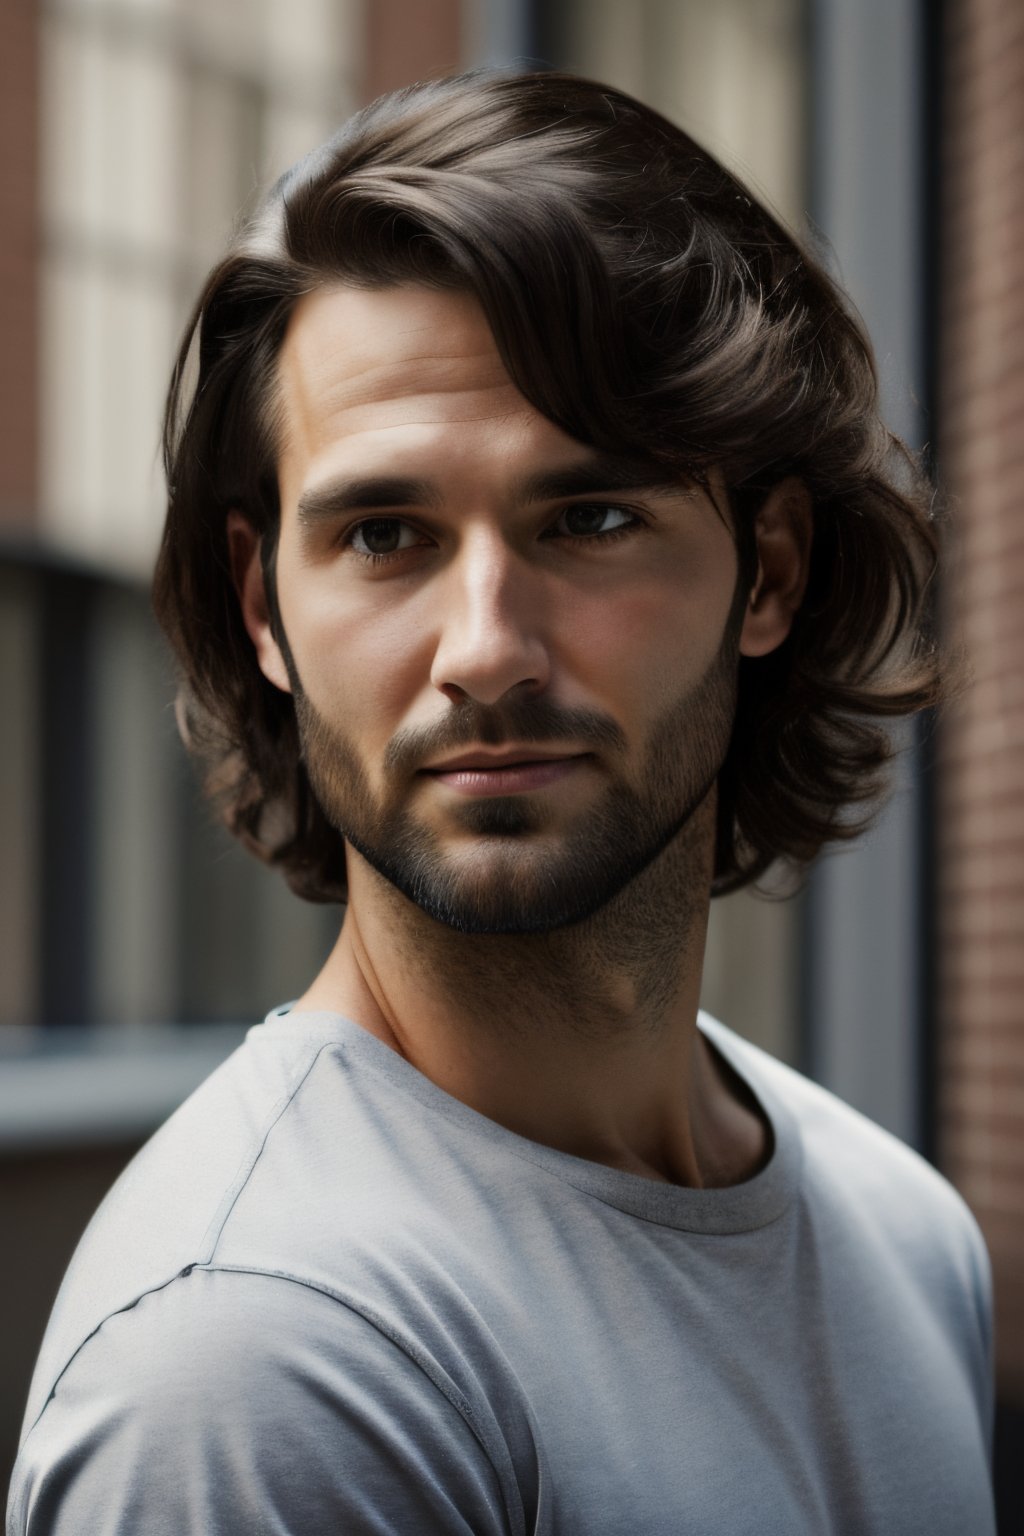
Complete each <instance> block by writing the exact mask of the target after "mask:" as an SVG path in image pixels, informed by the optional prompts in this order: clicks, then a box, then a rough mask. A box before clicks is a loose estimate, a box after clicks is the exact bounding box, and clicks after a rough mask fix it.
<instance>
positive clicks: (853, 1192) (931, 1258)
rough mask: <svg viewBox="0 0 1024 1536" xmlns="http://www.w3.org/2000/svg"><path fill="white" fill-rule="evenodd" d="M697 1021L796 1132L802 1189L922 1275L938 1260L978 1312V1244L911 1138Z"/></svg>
mask: <svg viewBox="0 0 1024 1536" xmlns="http://www.w3.org/2000/svg"><path fill="white" fill-rule="evenodd" d="M701 1024H702V1028H704V1030H705V1033H706V1034H707V1035H708V1037H709V1038H710V1039H711V1040H712V1042H713V1043H714V1044H715V1045H717V1046H718V1047H719V1049H721V1050H722V1051H723V1053H724V1054H725V1055H726V1056H727V1058H728V1059H729V1061H730V1063H731V1065H733V1066H734V1067H735V1068H736V1070H737V1071H739V1072H740V1074H741V1075H742V1076H743V1078H744V1079H745V1081H746V1082H747V1083H748V1084H749V1085H750V1087H751V1088H752V1089H753V1091H754V1092H755V1093H756V1094H757V1095H758V1096H759V1097H760V1098H761V1099H762V1102H764V1104H765V1106H766V1108H767V1109H768V1112H769V1115H770V1117H771V1118H773V1119H774V1120H776V1122H777V1123H778V1127H781V1129H779V1130H778V1133H779V1134H791V1135H795V1136H796V1137H798V1139H799V1142H800V1147H801V1153H802V1164H803V1166H802V1180H801V1187H802V1192H803V1199H804V1201H805V1203H806V1204H808V1205H810V1206H811V1207H812V1209H813V1210H814V1211H815V1212H820V1213H821V1219H822V1220H825V1221H828V1222H829V1223H830V1224H831V1225H832V1226H833V1228H834V1227H835V1226H836V1225H837V1224H839V1223H842V1224H845V1225H846V1226H847V1227H848V1228H849V1229H850V1230H851V1231H852V1232H853V1233H854V1234H855V1235H856V1237H857V1238H858V1240H861V1241H864V1242H867V1243H870V1242H871V1241H872V1239H873V1238H877V1239H881V1240H883V1241H887V1243H888V1248H889V1251H890V1252H893V1253H896V1254H898V1255H900V1256H901V1257H902V1258H903V1259H904V1260H905V1262H907V1263H909V1264H911V1265H916V1266H918V1267H920V1269H921V1270H922V1273H924V1274H925V1275H926V1276H927V1278H928V1279H929V1280H930V1281H934V1280H935V1279H936V1278H937V1275H938V1272H939V1271H942V1270H944V1271H945V1272H946V1273H947V1274H949V1275H950V1276H951V1278H952V1279H953V1280H954V1282H955V1283H957V1284H958V1285H959V1287H960V1288H961V1289H962V1290H963V1291H965V1292H967V1293H968V1294H970V1295H971V1297H972V1298H974V1300H975V1301H976V1303H977V1305H978V1306H979V1307H980V1308H982V1309H983V1310H985V1311H986V1312H987V1310H988V1307H989V1297H990V1289H991V1281H990V1269H989V1260H988V1254H987V1251H986V1248H985V1243H984V1239H983V1238H982V1235H981V1232H980V1230H979V1227H978V1224H977V1221H976V1220H975V1218H974V1216H973V1214H972V1212H971V1211H970V1209H969V1208H968V1206H967V1204H966V1203H965V1201H964V1200H963V1198H962V1196H961V1195H960V1194H959V1193H958V1191H957V1190H956V1189H954V1188H953V1186H952V1185H951V1184H950V1183H949V1181H948V1180H947V1179H945V1178H944V1177H943V1176H942V1174H941V1173H939V1172H938V1170H937V1169H935V1168H933V1167H932V1166H931V1164H930V1163H928V1162H926V1161H925V1159H924V1158H923V1157H921V1156H920V1155H919V1154H918V1153H917V1152H915V1151H914V1150H913V1148H911V1147H909V1146H907V1145H906V1143H904V1142H902V1141H900V1140H899V1138H898V1137H896V1136H893V1135H892V1134H891V1133H890V1132H888V1131H886V1130H884V1129H883V1128H882V1127H881V1126H879V1125H877V1124H875V1122H874V1121H872V1120H870V1119H869V1118H868V1117H867V1116H866V1115H863V1114H861V1113H860V1112H859V1111H858V1110H856V1109H853V1108H852V1107H851V1106H850V1105H849V1104H846V1103H844V1102H843V1101H842V1100H841V1099H839V1098H837V1097H836V1095H835V1094H833V1093H830V1092H829V1091H828V1090H827V1089H826V1088H823V1087H821V1085H820V1084H818V1083H815V1082H812V1081H811V1080H810V1079H809V1078H807V1077H805V1076H803V1075H802V1074H801V1073H799V1072H797V1071H795V1070H794V1069H793V1068H792V1067H788V1066H786V1065H785V1064H784V1063H782V1062H780V1061H777V1060H776V1059H775V1058H774V1057H772V1056H769V1055H768V1054H767V1053H766V1052H765V1051H763V1050H760V1049H759V1048H758V1047H757V1046H755V1045H752V1044H751V1043H750V1042H749V1041H746V1040H743V1039H741V1038H740V1037H739V1036H738V1035H736V1034H734V1033H733V1032H732V1031H731V1030H729V1029H727V1028H726V1027H725V1026H724V1025H723V1024H720V1023H719V1022H718V1021H717V1020H714V1019H711V1018H709V1017H707V1016H706V1015H702V1018H701Z"/></svg>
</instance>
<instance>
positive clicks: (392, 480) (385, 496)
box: [297, 454, 686, 528]
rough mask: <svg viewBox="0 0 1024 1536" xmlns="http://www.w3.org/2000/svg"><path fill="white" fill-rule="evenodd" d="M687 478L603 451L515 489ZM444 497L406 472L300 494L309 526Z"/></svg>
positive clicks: (589, 491) (530, 493)
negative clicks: (352, 514) (406, 474)
mask: <svg viewBox="0 0 1024 1536" xmlns="http://www.w3.org/2000/svg"><path fill="white" fill-rule="evenodd" d="M684 488H686V482H685V481H684V480H682V479H679V480H676V479H673V478H672V476H671V475H669V474H667V473H666V471H665V470H664V469H662V468H661V466H659V465H652V464H650V463H644V462H641V461H638V460H629V459H623V458H618V457H616V456H615V455H614V454H599V455H598V456H597V457H596V458H593V459H588V460H587V461H586V463H583V464H575V465H571V466H570V467H568V468H566V469H560V470H553V471H548V472H546V473H542V474H537V475H529V476H527V477H526V478H525V479H522V480H519V481H516V482H515V483H514V484H513V486H512V493H513V495H514V496H515V498H516V499H517V500H519V501H524V502H535V501H558V500H560V499H562V498H568V497H572V496H593V495H598V494H601V495H607V494H608V492H610V491H651V490H667V489H671V490H674V491H681V490H683V489H684ZM440 501H441V495H440V492H439V491H438V489H437V487H436V486H435V485H434V484H432V482H431V481H429V480H418V479H416V478H415V477H413V476H404V475H361V476H357V477H355V478H353V479H346V478H344V477H341V478H338V479H335V480H331V481H329V482H328V483H327V484H326V485H321V486H314V487H313V488H311V489H310V490H308V491H304V492H303V493H302V495H301V496H300V497H299V503H298V509H297V510H298V520H299V524H300V525H301V526H302V527H304V528H314V527H316V526H317V525H319V524H321V523H324V522H329V521H331V519H333V518H336V517H341V516H343V515H344V514H345V513H347V512H373V511H383V510H385V509H388V510H391V509H393V508H396V507H408V506H416V505H418V506H424V505H426V506H437V505H439V503H440Z"/></svg>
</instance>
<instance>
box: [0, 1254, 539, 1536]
mask: <svg viewBox="0 0 1024 1536" xmlns="http://www.w3.org/2000/svg"><path fill="white" fill-rule="evenodd" d="M499 1459H500V1458H499ZM515 1506H516V1494H515V1490H514V1488H513V1489H510V1488H509V1487H508V1477H507V1475H506V1476H504V1477H503V1476H502V1474H501V1472H500V1471H496V1469H495V1465H494V1461H493V1460H492V1458H491V1457H490V1456H489V1455H488V1453H487V1451H486V1450H485V1449H484V1446H483V1444H482V1443H481V1440H480V1438H479V1437H478V1434H477V1433H476V1432H475V1431H474V1428H473V1427H471V1425H470V1423H469V1422H467V1417H466V1415H465V1414H464V1412H462V1411H460V1408H459V1407H458V1406H457V1405H456V1403H455V1402H454V1401H452V1400H450V1398H449V1396H447V1395H446V1394H445V1392H443V1391H442V1390H441V1389H440V1388H439V1386H438V1385H437V1384H436V1383H435V1382H434V1381H433V1380H432V1379H431V1378H430V1376H429V1374H428V1373H427V1371H426V1370H424V1368H423V1366H422V1364H420V1363H418V1362H417V1361H416V1360H414V1359H413V1358H411V1357H410V1354H409V1353H407V1352H406V1350H404V1349H403V1348H401V1347H400V1346H399V1344H397V1343H395V1342H394V1341H393V1339H392V1338H390V1337H388V1336H387V1335H386V1333H384V1332H383V1331H382V1330H381V1329H380V1328H378V1327H377V1326H375V1325H374V1323H372V1322H370V1321H368V1320H367V1319H366V1318H365V1317H364V1316H362V1315H361V1314H360V1312H359V1311H357V1310H354V1309H353V1308H352V1307H350V1306H348V1305H346V1304H345V1303H344V1302H342V1301H339V1300H338V1299H337V1298H335V1297H333V1296H331V1295H328V1294H325V1293H323V1292H321V1291H319V1290H316V1289H314V1288H312V1287H310V1286H308V1285H305V1284H302V1283H299V1282H297V1281H294V1280H290V1279H286V1278H281V1277H277V1276H274V1275H267V1274H263V1273H257V1274H253V1273H249V1272H238V1271H223V1270H207V1269H201V1268H197V1269H195V1270H192V1271H191V1272H190V1273H188V1274H186V1275H182V1276H179V1277H178V1278H176V1279H175V1280H173V1281H172V1282H171V1283H170V1284H168V1285H167V1286H165V1287H164V1288H163V1289H161V1290H158V1291H153V1292H150V1293H148V1294H147V1295H145V1296H143V1297H142V1298H141V1299H140V1300H139V1301H138V1302H137V1303H136V1304H135V1305H134V1306H133V1307H131V1308H129V1309H128V1310H126V1311H124V1312H120V1313H117V1314H115V1315H114V1316H112V1317H109V1318H107V1320H106V1321H105V1322H104V1323H103V1324H102V1326H101V1327H100V1328H99V1329H97V1331H96V1332H95V1333H94V1334H93V1335H92V1336H91V1338H89V1339H88V1340H87V1341H86V1342H85V1343H84V1344H83V1346H82V1347H81V1348H80V1349H79V1351H78V1353H77V1354H76V1356H75V1357H74V1359H73V1360H72V1361H71V1363H70V1365H69V1366H68V1367H67V1368H66V1370H65V1371H64V1373H63V1375H62V1376H61V1378H60V1380H59V1381H58V1383H57V1386H56V1388H55V1390H54V1392H53V1394H52V1396H51V1398H50V1401H49V1402H48V1404H47V1406H46V1408H45V1409H44V1411H43V1413H42V1414H41V1416H40V1418H39V1420H38V1421H37V1422H36V1424H35V1425H34V1426H33V1427H32V1429H31V1431H30V1432H29V1434H28V1435H27V1437H26V1439H25V1441H24V1443H23V1446H22V1449H21V1453H20V1455H19V1458H18V1463H17V1466H16V1468H15V1476H14V1481H13V1483H12V1492H11V1501H10V1506H9V1510H8V1527H7V1530H8V1536H82V1533H83V1532H89V1536H129V1533H131V1536H138V1533H139V1532H142V1531H145V1532H146V1533H147V1536H243V1533H244V1536H402V1533H405V1532H409V1533H414V1532H415V1533H418V1536H431V1533H434V1532H436V1533H438V1536H499V1533H500V1536H517V1533H518V1532H520V1531H522V1529H523V1524H522V1522H521V1519H520V1518H517V1511H516V1507H515ZM519 1513H520V1514H521V1509H520V1511H519Z"/></svg>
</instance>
